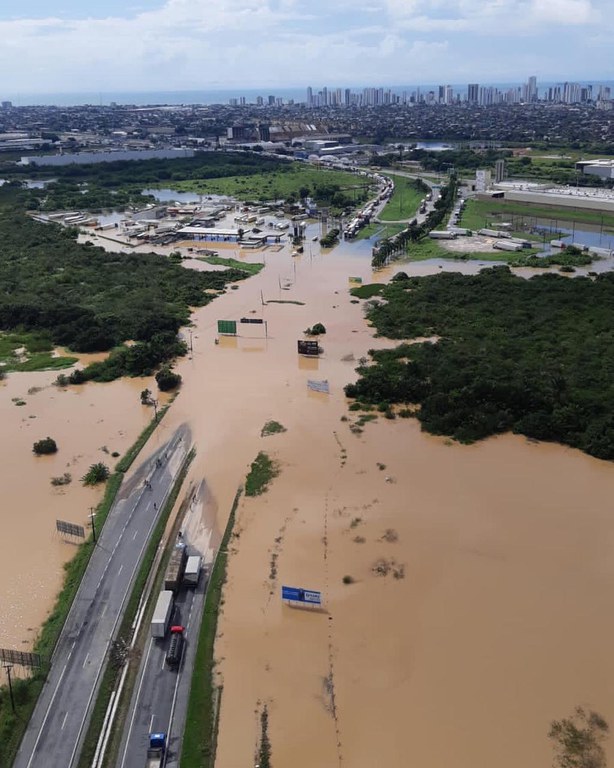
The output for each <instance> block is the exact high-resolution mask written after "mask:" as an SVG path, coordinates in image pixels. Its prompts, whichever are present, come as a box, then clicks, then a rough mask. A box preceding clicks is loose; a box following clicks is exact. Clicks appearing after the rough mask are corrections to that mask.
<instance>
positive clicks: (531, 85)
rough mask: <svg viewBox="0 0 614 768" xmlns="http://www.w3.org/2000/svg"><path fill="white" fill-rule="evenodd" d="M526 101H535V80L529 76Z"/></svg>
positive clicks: (533, 76) (532, 76)
mask: <svg viewBox="0 0 614 768" xmlns="http://www.w3.org/2000/svg"><path fill="white" fill-rule="evenodd" d="M527 101H537V78H536V77H535V75H531V77H530V78H529V82H528V83H527Z"/></svg>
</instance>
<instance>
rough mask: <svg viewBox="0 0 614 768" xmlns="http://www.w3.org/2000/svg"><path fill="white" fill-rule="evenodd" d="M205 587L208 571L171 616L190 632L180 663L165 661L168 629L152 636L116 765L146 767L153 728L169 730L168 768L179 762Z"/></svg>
mask: <svg viewBox="0 0 614 768" xmlns="http://www.w3.org/2000/svg"><path fill="white" fill-rule="evenodd" d="M188 551H189V554H204V553H201V552H197V551H196V550H194V549H192V548H189V550H188ZM205 591H206V582H205V574H204V573H202V574H201V578H200V581H199V583H198V587H197V588H196V589H195V590H194V589H189V590H186V589H182V590H181V591H180V592H179V594H178V595H177V598H176V600H175V606H176V611H177V613H176V615H174V616H173V618H172V622H173V623H179V624H182V625H183V626H184V627H185V638H186V643H185V645H184V651H183V660H182V662H181V665H180V666H179V669H177V670H173V669H170V668H169V667H168V665H167V664H166V663H165V657H166V651H167V649H168V644H169V635H168V634H167V636H166V638H164V640H155V639H154V638H152V637H148V638H147V642H146V644H145V648H144V651H143V657H142V661H141V667H140V670H139V675H138V677H137V681H136V685H135V688H134V691H133V694H132V699H131V701H130V709H129V710H128V714H127V716H126V725H125V729H124V735H123V738H122V743H121V747H120V750H119V756H118V760H117V763H116V766H117V768H143V766H144V765H145V760H146V754H147V747H148V741H149V734H150V733H152V732H154V731H162V732H163V733H166V734H168V748H167V752H166V763H165V765H166V766H167V768H172V766H175V765H178V763H179V755H180V751H181V739H182V737H183V730H184V726H185V718H186V713H187V705H188V697H189V694H190V683H191V680H192V671H193V668H194V659H195V655H196V647H197V640H198V632H199V629H200V624H201V619H202V611H203V607H204V596H205ZM146 629H148V627H147V628H146Z"/></svg>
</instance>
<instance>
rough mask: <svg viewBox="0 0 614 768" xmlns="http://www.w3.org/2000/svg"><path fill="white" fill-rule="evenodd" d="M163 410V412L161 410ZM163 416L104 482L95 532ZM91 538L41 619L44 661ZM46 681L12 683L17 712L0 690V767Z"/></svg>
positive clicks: (39, 677) (39, 645)
mask: <svg viewBox="0 0 614 768" xmlns="http://www.w3.org/2000/svg"><path fill="white" fill-rule="evenodd" d="M163 410H165V409H163ZM163 415H164V414H163V413H162V412H161V413H160V414H159V418H158V421H157V422H155V421H152V422H151V423H150V424H149V425H148V426H147V427H146V428H145V429H144V430H143V432H142V433H141V434H140V435H139V437H138V438H137V440H136V442H135V443H134V445H132V446H131V447H130V448H129V449H128V451H127V452H126V454H125V456H124V457H123V458H122V459H121V460H120V461H119V462H118V464H117V467H116V471H115V472H114V473H113V474H112V475H111V477H110V478H109V480H108V481H107V484H106V487H105V491H104V496H103V498H102V501H101V502H100V503H99V504H98V506H97V507H96V513H95V518H94V524H95V526H96V530H97V531H98V533H100V532H101V531H102V528H103V526H104V523H105V521H106V519H107V516H108V514H109V511H110V510H111V507H112V505H113V503H114V501H115V499H116V497H117V493H118V491H119V489H120V486H121V484H122V480H123V477H124V475H123V473H124V472H125V471H126V470H127V469H128V468H129V467H130V465H131V464H132V462H133V461H134V459H135V458H136V456H137V455H138V453H139V451H140V450H141V448H142V447H143V445H144V444H145V442H146V441H147V439H148V438H149V436H150V435H151V433H152V432H153V430H154V429H155V427H156V426H157V424H158V423H159V422H160V419H161V418H162V416H163ZM92 543H93V542H92V537H91V536H90V538H89V539H88V540H87V541H86V542H84V543H83V544H82V545H81V546H80V547H79V548H78V550H77V554H76V555H75V556H74V557H73V558H72V560H70V561H69V562H68V563H66V564H65V565H64V572H65V573H64V582H63V585H62V589H61V590H60V593H59V594H58V596H57V598H56V601H55V605H54V607H53V610H52V611H51V613H50V614H49V616H48V617H47V619H46V620H45V622H44V624H43V626H42V627H41V631H40V633H39V636H38V638H37V640H36V642H35V644H34V651H35V652H36V653H39V654H40V655H41V656H42V657H43V659H44V660H45V661H47V662H48V661H49V660H50V659H51V656H52V655H53V651H54V648H55V646H56V643H57V641H58V639H59V637H60V633H61V632H62V628H63V627H64V624H65V622H66V618H67V616H68V613H69V611H70V607H71V605H72V603H73V600H74V599H75V595H76V594H77V591H78V589H79V586H80V584H81V580H82V578H83V575H84V573H85V571H86V569H87V565H88V563H89V560H90V557H91V554H92V551H93V547H92ZM45 678H46V669H43V670H41V671H40V672H38V673H37V674H36V675H34V676H33V677H31V678H29V679H25V680H16V681H15V684H14V692H15V700H16V709H17V712H16V713H15V714H13V712H12V711H11V707H10V700H9V696H8V690H7V688H6V687H3V688H0V765H2V766H4V765H7V766H8V765H10V764H11V763H12V761H13V759H14V757H15V755H16V754H17V750H18V748H19V743H20V741H21V737H22V735H23V733H24V731H25V729H26V726H27V724H28V721H29V719H30V716H31V714H32V712H33V710H34V707H35V705H36V701H37V699H38V695H39V693H40V691H41V689H42V687H43V684H44V682H45Z"/></svg>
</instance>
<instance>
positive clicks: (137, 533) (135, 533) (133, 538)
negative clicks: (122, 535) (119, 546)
mask: <svg viewBox="0 0 614 768" xmlns="http://www.w3.org/2000/svg"><path fill="white" fill-rule="evenodd" d="M138 535H139V532H138V531H135V532H134V536H133V537H132V541H134V540H135V539H136V537H137V536H138Z"/></svg>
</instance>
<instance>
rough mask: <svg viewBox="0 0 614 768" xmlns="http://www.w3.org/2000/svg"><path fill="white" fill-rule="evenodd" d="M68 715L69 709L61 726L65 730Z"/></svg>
mask: <svg viewBox="0 0 614 768" xmlns="http://www.w3.org/2000/svg"><path fill="white" fill-rule="evenodd" d="M67 717H68V711H67V712H66V714H65V715H64V719H63V720H62V727H61V728H60V730H61V731H63V730H64V726H65V725H66V718H67Z"/></svg>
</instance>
